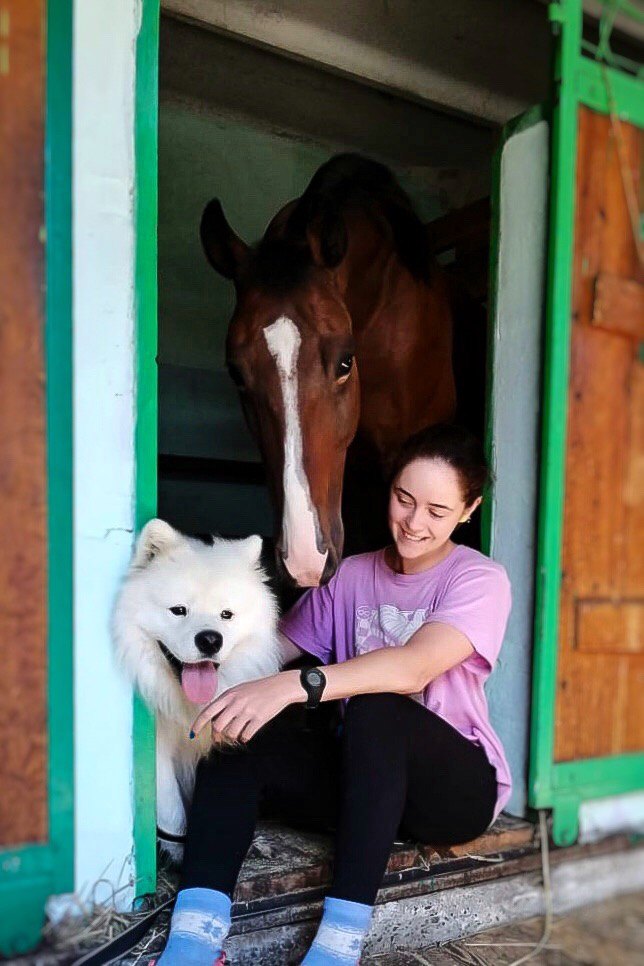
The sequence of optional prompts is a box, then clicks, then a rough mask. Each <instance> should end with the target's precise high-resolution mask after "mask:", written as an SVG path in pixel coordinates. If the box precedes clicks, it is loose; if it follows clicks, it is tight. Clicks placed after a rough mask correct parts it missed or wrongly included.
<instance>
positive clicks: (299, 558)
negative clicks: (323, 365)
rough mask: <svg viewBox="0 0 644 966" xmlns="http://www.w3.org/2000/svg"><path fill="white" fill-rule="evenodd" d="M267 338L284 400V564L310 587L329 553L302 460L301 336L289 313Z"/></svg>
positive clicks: (268, 329)
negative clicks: (322, 544) (321, 546)
mask: <svg viewBox="0 0 644 966" xmlns="http://www.w3.org/2000/svg"><path fill="white" fill-rule="evenodd" d="M264 338H265V339H266V344H267V346H268V351H269V352H270V354H271V355H272V357H273V358H274V359H275V363H276V365H277V371H278V374H279V378H280V386H281V389H282V400H283V403H284V518H283V521H282V538H283V542H284V551H285V556H284V564H285V566H286V568H287V570H288V572H289V573H290V575H291V576H292V577H293V579H294V580H295V581H297V583H298V584H300V586H302V587H307V586H311V585H317V584H319V582H320V578H321V576H322V571H323V570H324V565H325V563H326V558H327V554H326V553H320V551H319V550H318V547H317V531H318V519H317V513H316V511H315V507H314V506H313V502H312V500H311V491H310V488H309V481H308V479H307V477H306V473H305V472H304V462H303V459H302V429H301V426H300V413H299V409H298V404H297V403H298V394H297V357H298V353H299V351H300V344H301V342H302V338H301V336H300V333H299V330H298V328H297V326H296V325H295V323H294V322H293V320H292V319H289V318H288V317H287V316H286V315H282V316H280V318H279V319H277V321H275V322H273V323H272V324H271V325H268V326H266V328H265V329H264Z"/></svg>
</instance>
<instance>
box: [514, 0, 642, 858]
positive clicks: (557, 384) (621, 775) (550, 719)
mask: <svg viewBox="0 0 644 966" xmlns="http://www.w3.org/2000/svg"><path fill="white" fill-rule="evenodd" d="M607 6H609V7H611V6H612V7H614V6H615V4H614V3H613V4H609V5H607ZM549 12H550V19H551V20H552V22H553V26H554V28H555V32H556V33H557V35H558V36H557V48H556V61H555V77H554V80H555V98H554V111H553V136H552V155H551V208H550V230H549V236H550V245H549V253H548V255H549V258H548V292H547V308H546V339H545V360H544V394H543V433H542V447H541V479H540V499H539V527H538V548H537V581H536V613H535V653H534V668H533V695H532V717H531V729H530V730H531V748H530V779H529V790H528V800H529V803H530V805H532V806H533V807H534V808H552V809H553V835H554V840H555V842H556V843H557V844H559V845H567V844H570V843H571V842H574V841H575V839H576V838H577V835H578V828H579V805H580V803H581V802H583V801H585V800H588V799H592V798H599V797H603V796H607V795H615V794H619V793H623V792H629V791H634V790H637V789H642V788H644V754H639V753H636V754H627V755H617V756H610V757H602V758H592V759H586V760H583V761H571V762H555V761H554V728H555V701H556V680H557V647H558V629H559V592H560V586H561V552H562V536H563V519H564V494H565V458H566V419H567V398H568V380H569V370H570V338H571V304H572V264H573V250H574V241H575V239H574V213H575V173H576V162H577V115H578V105H580V104H584V105H587V106H588V107H591V108H592V109H593V110H595V111H599V112H601V113H604V114H606V113H608V112H609V104H610V105H611V106H613V109H615V110H616V111H617V113H618V115H619V117H620V118H621V119H622V120H624V121H628V122H630V123H632V124H636V125H638V126H644V82H642V80H640V79H637V78H636V77H632V76H629V75H627V74H625V73H623V72H622V71H620V70H618V69H616V68H614V67H609V66H606V65H605V64H602V63H600V62H599V61H598V60H591V59H590V58H589V57H586V56H583V54H582V2H581V0H559V2H558V3H552V4H551V5H550V8H549ZM631 12H632V11H631Z"/></svg>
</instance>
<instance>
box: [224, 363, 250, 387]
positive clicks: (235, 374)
mask: <svg viewBox="0 0 644 966" xmlns="http://www.w3.org/2000/svg"><path fill="white" fill-rule="evenodd" d="M228 373H229V375H230V378H231V379H232V381H233V382H234V383H235V385H236V386H237V388H238V389H239V390H242V389H245V388H246V384H245V382H244V377H243V375H242V371H241V369H240V368H239V367H238V366H236V365H235V364H234V362H229V363H228Z"/></svg>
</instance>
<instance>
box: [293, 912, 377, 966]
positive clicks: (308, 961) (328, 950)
mask: <svg viewBox="0 0 644 966" xmlns="http://www.w3.org/2000/svg"><path fill="white" fill-rule="evenodd" d="M372 912H373V906H365V905H363V904H362V903H361V902H349V901H348V900H347V899H333V898H331V897H328V898H327V899H325V900H324V913H323V915H322V922H321V923H320V927H319V929H318V931H317V935H316V937H315V939H314V940H313V945H312V946H311V948H310V949H309V951H308V953H307V954H306V956H305V957H304V959H303V960H302V966H356V964H357V963H358V962H359V960H360V950H361V949H362V941H363V939H364V937H365V934H366V932H367V929H368V928H369V922H370V921H371V913H372Z"/></svg>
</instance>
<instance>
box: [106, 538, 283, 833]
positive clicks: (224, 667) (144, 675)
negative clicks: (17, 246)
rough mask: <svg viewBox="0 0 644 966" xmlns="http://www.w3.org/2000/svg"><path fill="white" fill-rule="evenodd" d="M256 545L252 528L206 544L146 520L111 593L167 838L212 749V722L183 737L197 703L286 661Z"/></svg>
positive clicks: (119, 647) (178, 824)
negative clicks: (143, 706)
mask: <svg viewBox="0 0 644 966" xmlns="http://www.w3.org/2000/svg"><path fill="white" fill-rule="evenodd" d="M261 546H262V541H261V538H260V537H257V536H253V537H248V538H247V539H246V540H223V539H219V538H214V542H213V544H212V546H209V545H208V544H205V543H203V542H202V541H200V540H196V539H193V538H191V537H186V536H184V535H183V534H181V533H179V532H178V531H177V530H175V529H173V527H171V526H170V525H169V524H168V523H165V522H164V521H163V520H151V521H150V522H149V523H147V524H146V526H145V527H144V528H143V530H142V531H141V534H140V536H139V539H138V541H137V544H136V548H135V550H134V556H133V559H132V563H131V565H130V569H129V571H128V574H127V576H126V578H125V581H124V583H123V587H122V588H121V591H120V593H119V596H118V598H117V601H116V606H115V609H114V614H113V621H112V627H113V636H114V641H115V645H116V651H117V655H118V658H119V660H120V662H121V663H122V665H123V667H124V668H125V670H126V672H127V674H128V676H129V678H130V679H131V681H132V683H133V684H134V685H135V687H136V688H137V689H138V691H139V692H140V693H141V695H142V696H143V699H144V700H145V701H146V703H147V704H148V705H149V706H150V707H151V708H152V709H153V710H154V711H156V713H157V822H158V824H159V826H160V828H161V829H162V830H164V831H165V832H169V833H170V834H171V835H172V836H180V835H182V834H183V833H184V831H185V823H186V820H185V804H187V803H188V802H189V801H190V799H191V797H192V790H193V785H194V775H195V769H196V766H197V762H198V760H199V758H200V757H201V756H202V755H204V754H206V753H207V752H208V751H209V750H210V747H211V736H210V729H209V728H205V729H204V730H203V731H202V733H201V735H200V736H199V737H198V738H196V739H194V740H193V741H191V740H190V739H189V731H190V725H191V723H192V722H193V721H194V719H195V718H196V716H197V714H198V713H199V710H200V709H201V708H202V707H203V706H204V705H206V704H208V703H209V702H210V701H212V699H213V698H214V697H215V696H216V695H218V694H221V693H222V692H223V691H226V690H227V689H228V688H230V687H233V685H235V684H239V683H241V682H243V681H250V680H252V679H253V678H261V677H266V676H267V675H270V674H274V673H275V672H277V671H278V670H279V668H280V665H281V663H282V662H281V660H280V645H279V641H278V637H277V631H276V625H277V604H276V601H275V598H274V597H273V594H272V593H271V591H270V590H269V588H268V587H267V586H266V580H267V577H266V574H265V572H264V571H263V570H262V568H261V566H260V562H259V560H260V552H261Z"/></svg>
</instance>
